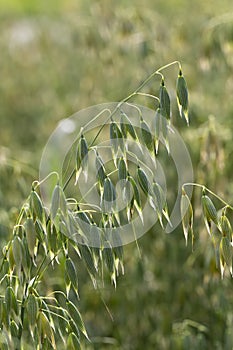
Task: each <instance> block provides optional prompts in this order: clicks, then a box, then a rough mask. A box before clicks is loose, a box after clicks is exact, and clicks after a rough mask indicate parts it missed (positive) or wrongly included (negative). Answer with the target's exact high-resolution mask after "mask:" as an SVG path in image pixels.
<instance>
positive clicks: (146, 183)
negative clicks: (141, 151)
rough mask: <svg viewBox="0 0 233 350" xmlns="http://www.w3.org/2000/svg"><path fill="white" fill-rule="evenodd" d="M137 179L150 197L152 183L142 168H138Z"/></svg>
mask: <svg viewBox="0 0 233 350" xmlns="http://www.w3.org/2000/svg"><path fill="white" fill-rule="evenodd" d="M137 179H138V182H139V185H140V187H141V189H142V190H143V192H144V193H145V195H146V196H148V195H149V193H151V189H150V182H149V180H148V177H147V175H146V173H145V171H144V170H143V169H142V168H141V167H140V166H138V167H137Z"/></svg>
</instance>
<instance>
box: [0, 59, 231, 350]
mask: <svg viewBox="0 0 233 350" xmlns="http://www.w3.org/2000/svg"><path fill="white" fill-rule="evenodd" d="M175 63H177V62H175ZM168 66H169V65H168ZM166 67H167V66H165V67H163V68H166ZM161 70H162V69H160V70H157V71H156V72H154V73H153V74H152V75H151V76H150V77H149V78H147V79H146V80H145V82H144V83H143V84H142V85H141V86H140V87H139V88H138V89H137V90H135V92H134V93H133V94H131V95H130V96H129V97H128V98H126V99H124V100H123V101H122V102H121V103H119V105H118V106H117V108H116V110H114V111H112V113H111V115H110V116H109V119H108V121H106V125H103V126H102V127H100V130H99V132H98V136H99V135H100V132H101V130H102V129H104V128H106V127H107V128H109V138H110V147H111V151H112V163H113V167H114V169H113V170H112V171H111V172H108V170H107V168H106V166H105V164H104V161H103V159H102V157H101V155H100V153H99V152H98V150H97V147H96V145H95V142H94V141H95V140H96V138H95V139H94V140H93V141H92V142H89V141H87V137H86V136H87V135H85V127H84V128H83V129H82V130H81V131H80V135H79V137H78V138H77V143H76V161H75V164H74V169H73V171H72V174H73V175H75V180H74V183H75V184H76V185H78V183H79V177H80V174H83V175H84V177H85V178H86V179H87V178H88V157H89V153H90V152H94V153H95V162H96V163H95V167H96V183H95V188H96V189H97V192H98V193H99V199H100V202H99V206H98V210H97V208H96V207H95V208H92V207H91V204H90V206H88V205H86V206H85V207H83V206H82V203H81V202H80V200H79V199H77V198H66V195H65V189H66V187H67V185H68V183H69V182H70V181H71V180H72V179H73V177H72V176H70V177H69V180H68V181H67V182H66V184H65V186H63V187H62V186H61V185H60V182H59V181H58V183H57V185H56V186H55V188H54V190H53V193H52V198H51V205H50V207H49V208H48V207H46V206H45V204H44V203H43V200H42V199H41V198H42V197H41V195H40V183H37V182H34V183H33V186H32V191H31V193H30V195H29V197H28V199H27V201H26V202H25V203H24V205H23V207H22V209H21V211H20V213H19V216H18V219H17V222H16V224H15V227H14V230H13V236H12V238H11V240H10V241H9V242H8V244H7V245H6V246H5V247H4V248H3V258H2V261H1V264H0V330H1V336H0V343H1V345H0V347H1V349H19V348H21V346H23V345H24V344H29V343H32V344H33V346H34V348H35V349H56V348H57V344H62V343H64V344H65V346H66V348H67V349H79V348H81V345H80V344H81V334H83V335H84V337H86V338H87V339H88V340H89V337H88V335H87V331H86V329H85V326H84V323H83V320H82V317H81V314H80V312H79V310H78V307H77V301H78V299H79V284H78V272H77V261H78V259H82V260H83V261H84V263H85V265H86V268H87V271H88V273H89V275H90V277H91V280H92V281H93V284H94V287H97V286H98V283H99V282H101V281H103V274H104V271H105V270H107V271H108V273H109V275H110V277H111V281H112V282H113V284H114V285H116V278H117V275H118V274H119V273H120V272H122V273H124V266H123V247H122V244H121V235H120V232H121V231H120V228H121V226H122V225H124V224H125V223H130V222H132V221H133V219H134V217H135V216H136V215H137V216H139V217H140V219H141V221H142V222H143V220H144V217H143V205H144V204H145V201H148V202H149V205H150V207H151V208H152V209H153V210H154V212H155V214H156V215H157V217H158V219H159V222H160V224H161V226H162V227H163V226H164V220H166V222H168V223H169V222H170V219H169V213H168V206H167V203H166V193H165V190H164V189H163V187H162V185H161V184H159V183H158V182H157V181H156V179H155V178H154V177H153V172H151V170H150V169H148V166H146V165H145V164H144V163H143V162H141V161H139V160H138V158H137V155H136V154H133V151H132V150H130V146H129V143H128V141H129V140H131V141H134V142H135V143H136V144H137V145H138V147H139V148H140V147H142V146H143V147H145V148H146V149H147V151H148V153H149V154H150V155H151V158H153V160H154V163H156V157H157V155H158V152H159V145H160V142H161V143H163V144H164V145H165V147H166V149H167V151H168V153H169V132H170V128H171V120H170V117H171V101H170V96H169V93H168V91H167V88H166V85H165V80H164V76H163V75H162V74H161ZM155 75H160V76H162V79H161V83H160V86H159V96H158V97H156V96H154V98H155V99H157V101H158V102H159V105H158V108H157V109H156V111H155V117H154V124H153V125H154V130H153V132H152V131H151V126H150V125H148V123H147V122H146V121H145V120H144V118H143V116H142V114H141V112H140V109H139V108H138V107H136V106H135V108H137V110H138V113H139V119H140V120H139V126H138V127H135V126H134V125H133V124H132V123H131V120H130V119H131V118H130V116H129V115H126V113H125V112H124V111H123V110H122V106H123V103H125V102H126V101H128V100H129V99H130V97H132V96H134V95H136V94H137V93H139V90H140V89H141V88H142V87H143V86H144V85H146V83H147V82H148V81H149V80H150V79H152V78H153V77H154V76H155ZM145 95H147V94H145ZM148 96H149V95H148ZM150 96H151V95H150ZM176 97H177V103H178V107H179V112H180V116H181V117H182V118H184V119H185V120H186V122H187V124H189V119H188V90H187V85H186V82H185V79H184V77H183V74H182V70H181V67H180V64H179V73H178V77H177V82H176ZM116 111H121V118H120V120H119V121H116V120H114V113H115V112H116ZM132 157H135V160H136V166H135V167H134V168H132V166H131V165H130V159H132ZM131 163H132V162H131ZM113 173H114V174H115V175H116V174H117V176H115V177H114V179H113V177H112V174H113ZM51 176H54V174H51ZM116 181H120V183H121V194H122V201H123V203H124V208H123V210H121V211H119V208H118V207H117V205H116V197H117V194H116V183H115V182H116ZM207 198H208V197H207V196H206V195H203V208H204V215H205V218H206V223H207V227H208V229H209V230H210V226H211V224H212V222H213V223H215V224H216V225H217V226H218V227H219V228H220V229H221V232H222V239H221V242H220V259H221V260H220V261H221V264H222V265H221V266H222V269H223V270H224V267H225V265H227V266H229V268H230V269H231V264H230V254H229V249H228V246H230V242H231V239H230V238H229V232H230V231H231V228H230V224H229V222H228V220H227V218H226V216H225V215H222V217H221V219H217V213H215V211H214V209H213V208H214V207H213V204H212V203H210V202H208V201H209V199H207ZM184 201H185V202H186V204H185V205H183V204H182V205H183V207H182V210H181V212H182V217H183V228H184V233H185V237H186V239H187V236H188V232H189V231H191V232H192V230H193V213H192V206H191V203H190V200H189V198H188V196H187V195H186V194H185V193H183V196H182V203H183V202H184ZM185 208H186V209H185ZM187 209H188V210H187ZM64 261H65V264H63V263H62V262H64ZM57 264H60V266H64V267H62V270H63V271H64V272H63V273H64V281H65V283H64V285H65V287H64V291H63V290H54V291H52V292H50V294H48V295H41V290H40V285H41V284H43V283H44V282H45V280H44V278H45V276H46V273H47V271H48V269H49V268H55V265H57ZM74 295H76V300H73V299H72V298H73V296H74Z"/></svg>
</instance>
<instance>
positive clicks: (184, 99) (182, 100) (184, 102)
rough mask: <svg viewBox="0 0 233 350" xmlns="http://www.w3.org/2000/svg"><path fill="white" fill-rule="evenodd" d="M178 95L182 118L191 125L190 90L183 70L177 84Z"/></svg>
mask: <svg viewBox="0 0 233 350" xmlns="http://www.w3.org/2000/svg"><path fill="white" fill-rule="evenodd" d="M176 95H177V103H178V107H179V112H180V116H181V118H185V120H186V122H187V124H188V125H189V117H188V88H187V84H186V81H185V79H184V77H183V74H182V71H181V70H180V72H179V75H178V78H177V82H176Z"/></svg>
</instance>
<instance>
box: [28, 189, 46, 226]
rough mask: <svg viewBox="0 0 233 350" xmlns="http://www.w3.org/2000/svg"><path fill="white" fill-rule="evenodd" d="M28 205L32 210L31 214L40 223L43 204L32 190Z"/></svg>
mask: <svg viewBox="0 0 233 350" xmlns="http://www.w3.org/2000/svg"><path fill="white" fill-rule="evenodd" d="M30 204H31V208H32V213H33V215H34V216H35V217H38V218H39V220H40V221H42V220H43V211H44V209H43V204H42V201H41V199H40V196H39V195H38V193H37V192H36V191H34V190H32V191H31V194H30Z"/></svg>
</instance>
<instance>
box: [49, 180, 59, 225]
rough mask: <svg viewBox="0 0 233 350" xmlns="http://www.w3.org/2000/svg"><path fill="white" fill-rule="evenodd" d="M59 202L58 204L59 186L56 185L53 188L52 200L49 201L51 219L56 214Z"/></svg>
mask: <svg viewBox="0 0 233 350" xmlns="http://www.w3.org/2000/svg"><path fill="white" fill-rule="evenodd" d="M59 204H60V186H59V185H56V186H55V187H54V190H53V194H52V202H51V208H50V212H51V219H52V220H54V219H55V217H56V215H57V212H58V208H59Z"/></svg>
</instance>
